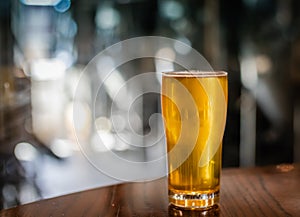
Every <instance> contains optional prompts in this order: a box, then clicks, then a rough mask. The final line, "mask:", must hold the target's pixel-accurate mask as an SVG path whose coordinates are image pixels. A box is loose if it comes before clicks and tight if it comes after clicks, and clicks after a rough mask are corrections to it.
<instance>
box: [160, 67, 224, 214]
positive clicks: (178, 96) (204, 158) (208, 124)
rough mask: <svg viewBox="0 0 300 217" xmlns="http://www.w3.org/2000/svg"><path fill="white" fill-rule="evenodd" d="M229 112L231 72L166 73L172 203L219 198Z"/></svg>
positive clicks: (206, 203) (200, 203)
mask: <svg viewBox="0 0 300 217" xmlns="http://www.w3.org/2000/svg"><path fill="white" fill-rule="evenodd" d="M226 111H227V73H226V72H199V71H190V72H170V73H163V78H162V114H163V117H164V125H165V133H166V141H167V151H168V170H169V175H168V188H169V200H170V203H172V204H174V205H176V206H182V207H187V208H200V209H201V208H207V207H210V206H213V205H214V204H217V203H218V201H219V189H220V171H221V162H222V139H223V134H224V128H225V123H226Z"/></svg>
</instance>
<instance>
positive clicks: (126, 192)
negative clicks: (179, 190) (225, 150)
mask: <svg viewBox="0 0 300 217" xmlns="http://www.w3.org/2000/svg"><path fill="white" fill-rule="evenodd" d="M221 180H222V181H221V202H220V207H219V208H215V209H211V210H208V211H202V212H200V211H186V210H182V209H178V208H176V207H172V206H168V198H167V181H166V178H162V179H159V180H155V181H151V182H144V183H125V184H119V185H114V186H108V187H103V188H97V189H92V190H89V191H83V192H78V193H74V194H69V195H65V196H61V197H57V198H52V199H47V200H42V201H38V202H34V203H31V204H26V205H21V206H17V207H14V208H11V209H7V210H2V211H0V216H1V217H4V216H16V217H17V216H19V217H23V216H25V217H26V216H30V217H35V216H38V217H44V216H52V217H56V216H60V217H66V216H71V217H77V216H78V217H79V216H80V217H81V216H92V217H93V216H95V217H96V216H99V217H111V216H119V217H122V216H125V217H126V216H130V217H132V216H135V217H143V216H147V217H161V216H189V217H192V216H221V217H225V216H241V217H245V216H251V217H254V216H257V217H261V216H267V217H276V216H277V217H281V216H296V217H297V216H300V165H299V164H295V165H293V164H287V165H277V166H268V167H256V168H248V169H240V168H234V169H224V170H223V171H222V179H221Z"/></svg>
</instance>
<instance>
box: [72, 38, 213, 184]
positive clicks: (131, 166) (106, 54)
mask: <svg viewBox="0 0 300 217" xmlns="http://www.w3.org/2000/svg"><path fill="white" fill-rule="evenodd" d="M180 51H187V52H180ZM142 58H153V59H155V60H159V61H164V63H174V64H177V65H179V66H181V67H182V68H184V69H186V70H193V69H197V70H202V71H212V67H211V66H210V64H209V63H208V62H207V60H206V59H205V58H204V57H203V56H202V55H201V54H200V53H198V52H197V51H196V50H195V49H193V48H192V47H190V46H189V45H187V44H184V43H182V42H180V41H178V40H174V39H170V38H166V37H159V36H145V37H137V38H131V39H128V40H124V41H121V42H119V43H116V44H114V45H112V46H110V47H108V48H106V49H105V50H103V51H102V52H101V53H99V54H98V55H96V56H95V57H94V58H93V59H92V60H91V61H90V62H89V64H88V65H87V66H86V67H85V69H84V70H83V71H82V75H81V78H83V77H89V78H91V81H92V84H93V88H94V89H93V91H94V92H95V93H96V94H95V95H92V99H91V101H90V102H89V103H87V105H88V106H89V111H90V112H91V117H92V123H91V125H92V126H90V129H92V130H91V131H93V129H95V130H94V131H96V129H97V127H95V126H94V123H95V119H96V117H95V113H96V112H97V109H98V108H97V106H98V104H97V103H96V101H97V99H96V97H97V95H98V93H99V90H101V91H102V90H103V89H104V88H103V87H104V86H105V85H106V84H107V82H111V77H110V75H111V74H112V73H113V72H114V71H116V70H118V68H119V67H120V66H122V65H123V64H125V63H128V62H130V61H132V60H136V59H142ZM119 73H122V72H119ZM155 73H156V74H158V75H159V73H161V71H157V72H147V73H141V74H137V75H135V76H132V77H131V78H130V79H128V80H126V81H125V80H122V79H119V78H118V77H115V78H114V79H115V80H118V79H119V80H118V81H119V82H118V83H117V85H115V86H113V89H112V90H111V92H110V93H108V94H110V96H111V98H112V99H113V100H112V104H111V110H110V111H109V112H110V116H111V118H112V121H111V124H106V125H107V126H112V127H113V128H114V129H115V132H114V137H112V135H111V134H108V133H106V132H104V133H102V134H101V135H97V133H96V134H95V135H88V136H82V133H81V132H79V129H81V130H82V127H80V126H81V122H80V121H78V120H80V118H78V117H80V115H81V114H80V112H82V109H81V107H80V105H81V104H80V103H74V106H73V121H74V130H75V134H76V137H77V142H78V144H79V146H80V149H81V151H82V153H83V154H84V156H85V157H86V159H87V160H88V161H89V162H90V163H91V164H92V165H93V166H94V167H95V168H96V169H98V170H99V171H100V172H102V173H104V174H106V175H107V176H110V177H112V178H114V179H117V180H122V181H144V180H153V179H157V178H160V177H163V176H166V175H167V170H166V162H167V154H169V155H172V154H173V153H176V151H179V149H177V148H176V146H175V147H174V148H173V150H171V151H170V153H166V151H164V152H161V154H159V155H158V156H155V157H154V158H151V159H147V158H146V159H143V160H135V159H126V158H123V157H122V156H121V155H118V154H117V152H114V151H112V150H111V144H112V143H113V142H114V141H115V140H116V139H118V140H121V141H122V142H123V143H124V145H125V146H132V147H134V148H144V149H145V151H147V149H148V148H153V147H152V146H155V145H160V146H165V144H164V133H163V131H162V132H160V133H159V134H158V136H157V137H156V138H154V139H153V137H152V136H151V135H152V134H151V133H152V129H153V128H154V127H155V126H153V125H152V124H151V121H153V120H154V119H155V120H156V121H157V120H158V122H160V123H161V124H162V118H161V115H160V114H158V113H154V114H152V115H151V116H150V119H149V125H150V127H151V131H150V132H149V133H148V134H146V135H142V134H140V133H138V132H136V131H135V130H134V129H132V131H131V132H130V139H128V138H127V137H126V135H125V134H122V133H121V131H122V129H123V125H122V123H123V122H124V124H126V121H128V119H130V117H131V116H132V115H134V114H132V112H130V111H131V109H130V107H131V106H132V103H134V102H135V101H136V100H137V99H138V98H139V97H141V96H143V95H144V94H148V93H154V94H161V90H160V87H159V85H158V86H151V85H148V86H146V87H144V88H142V89H136V91H133V93H132V95H131V96H130V97H128V96H127V95H126V91H125V89H126V87H131V86H134V85H136V84H139V83H143V82H145V81H146V82H147V81H149V80H150V79H158V82H159V81H160V76H157V78H156V77H155V76H153V74H155ZM93 78H94V79H93ZM95 78H97V79H95ZM83 82H84V79H79V82H78V86H77V88H76V91H75V95H74V101H75V102H80V100H82V99H81V97H82V95H83V94H82V91H85V90H84V88H82V87H83V86H84V85H85V84H84V83H83ZM122 88H125V89H122ZM132 89H134V88H132ZM182 91H187V90H186V89H185V88H184V87H183V86H182ZM119 98H120V99H122V98H123V99H124V98H126V99H127V98H128V100H127V103H123V104H121V105H120V104H117V103H116V102H118V99H119ZM123 101H124V100H123ZM103 103H106V102H103ZM189 103H193V104H194V101H193V98H192V97H187V99H186V104H189ZM175 104H176V102H175ZM177 106H179V107H180V105H177ZM120 107H122V108H121V109H122V111H127V112H126V113H122V112H119V109H120ZM192 107H193V106H192ZM101 121H105V120H102V119H101ZM116 121H117V122H118V123H120V124H118V125H117V126H116V124H115V122H116ZM129 122H130V120H129ZM137 127H139V126H137ZM133 128H134V126H133ZM182 128H184V126H182ZM161 129H163V127H162V128H161ZM192 131H193V132H190V133H191V135H192V137H193V135H194V139H193V138H192V140H194V141H195V142H196V138H197V135H196V134H197V132H198V126H195V129H193V130H192ZM91 134H93V132H92V133H91ZM91 137H92V138H93V139H91ZM103 138H105V139H103ZM143 140H147V141H148V142H147V144H146V145H145V144H144V143H143V145H141V143H139V141H143ZM135 141H137V142H135ZM92 143H97V144H98V145H99V146H101V147H102V149H101V150H102V151H101V152H97V151H95V149H93V147H92ZM191 151H192V150H187V151H186V153H184V154H183V155H182V159H179V160H178V165H177V166H180V164H181V163H182V162H183V161H184V160H185V159H186V158H187V157H188V155H189V154H190V152H191Z"/></svg>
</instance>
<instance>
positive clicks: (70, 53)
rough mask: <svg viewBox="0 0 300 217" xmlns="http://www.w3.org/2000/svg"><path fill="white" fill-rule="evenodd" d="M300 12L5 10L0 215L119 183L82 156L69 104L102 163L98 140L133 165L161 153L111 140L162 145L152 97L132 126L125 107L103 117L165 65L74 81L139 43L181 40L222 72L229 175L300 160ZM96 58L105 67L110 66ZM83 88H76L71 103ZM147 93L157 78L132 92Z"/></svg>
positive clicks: (140, 104)
mask: <svg viewBox="0 0 300 217" xmlns="http://www.w3.org/2000/svg"><path fill="white" fill-rule="evenodd" d="M299 9H300V2H299V1H297V0H232V1H230V4H229V2H228V1H225V0H200V1H199V0H111V1H105V0H88V1H84V0H11V1H0V190H1V191H0V208H8V207H12V206H15V205H17V204H24V203H28V202H32V201H36V200H39V199H43V198H49V197H54V196H58V195H63V194H67V193H71V192H74V191H81V190H84V189H89V188H93V187H99V186H105V185H110V184H113V183H118V182H120V180H117V179H114V178H113V177H109V176H108V175H106V174H104V173H101V172H99V171H98V170H96V169H95V168H94V167H93V166H92V165H91V164H90V163H89V162H88V161H87V159H86V158H85V157H84V156H83V154H82V153H81V151H80V147H78V145H77V143H76V138H75V136H74V130H73V127H74V126H73V121H72V118H73V114H72V108H73V105H74V103H77V105H79V107H78V108H80V111H81V112H80V115H79V117H78V118H79V121H80V125H78V126H75V128H76V130H77V134H78V135H77V136H79V137H80V138H84V139H85V140H86V141H87V143H88V144H89V145H90V146H91V147H92V150H93V151H94V152H95V153H99V155H97V156H100V157H101V156H102V157H103V159H106V158H105V156H106V153H105V152H106V151H107V150H106V149H105V148H103V147H102V146H101V145H99V144H98V143H97V141H96V140H97V139H96V137H97V136H100V137H101V139H103V140H104V141H106V143H107V144H108V149H109V150H110V151H112V152H114V153H116V154H117V155H119V156H122V157H124V158H126V159H129V160H134V161H145V160H147V159H152V158H155V156H159V155H160V154H161V153H162V152H163V150H164V147H163V141H159V142H158V143H157V144H156V145H155V146H153V147H152V148H151V150H148V151H147V152H145V149H144V148H143V147H142V146H141V147H131V146H130V145H128V144H126V143H124V142H122V141H120V140H118V138H117V137H116V136H115V134H116V131H117V132H118V133H120V132H121V133H122V134H124V135H126V136H129V137H130V135H131V134H132V132H131V131H130V130H129V129H132V128H133V130H134V131H135V133H136V132H137V133H139V134H140V135H146V134H147V133H149V131H152V132H154V133H152V134H151V135H153V137H155V136H159V135H160V133H161V131H162V127H161V122H160V121H159V119H155V118H154V119H153V118H152V119H151V115H152V114H155V113H159V112H160V109H159V107H160V105H159V103H160V97H159V94H146V95H144V96H142V97H141V99H139V100H137V102H136V103H135V105H134V106H133V107H132V108H131V109H132V110H133V113H132V114H133V115H132V117H131V120H130V123H129V125H130V126H128V123H127V122H124V120H123V119H122V118H123V115H124V114H125V113H126V110H125V109H122V106H121V108H120V109H119V113H118V114H116V115H115V116H114V117H111V116H109V113H108V111H109V108H110V107H111V106H112V98H111V96H112V94H113V93H114V91H116V87H118V85H121V84H122V82H124V81H126V80H128V79H130V78H131V77H133V76H135V75H137V74H139V73H143V72H151V71H152V72H154V71H160V70H163V69H166V68H164V67H166V65H164V64H161V63H159V62H156V61H155V60H153V59H151V58H149V59H147V58H146V59H141V60H134V61H131V62H129V63H126V64H125V65H122V66H120V67H119V68H118V70H117V71H115V72H114V73H113V74H112V76H111V77H110V79H109V82H107V85H105V87H104V88H102V89H101V90H98V88H99V87H97V86H95V83H97V82H96V81H99V80H101V79H103V77H102V75H101V73H100V70H99V73H98V74H97V73H96V74H91V75H90V76H89V74H85V76H84V77H80V75H81V72H82V70H83V69H84V67H85V66H86V65H87V64H88V62H89V61H91V59H92V58H93V57H94V56H95V55H97V54H98V53H99V52H101V51H102V50H104V49H105V48H107V47H109V46H110V45H112V44H114V43H117V42H119V41H122V40H125V39H128V38H132V37H136V36H149V35H157V36H165V37H169V38H172V39H176V40H178V41H181V42H183V43H185V44H187V45H189V46H192V47H193V48H194V49H196V50H197V51H199V52H200V53H201V54H202V55H203V56H204V57H205V58H206V59H207V60H208V61H209V63H210V64H211V65H212V67H213V68H214V69H217V70H225V71H228V73H229V104H228V117H227V126H226V132H225V136H224V144H223V147H224V148H223V167H224V168H226V167H249V166H256V165H258V166H262V165H268V164H280V163H292V162H300V121H299V120H300V98H299V96H298V94H297V92H298V91H300V31H299V29H300V13H299ZM175 50H176V46H175ZM181 52H188V51H182V50H181ZM124 55H126V53H125V54H124ZM103 61H104V62H103V64H102V66H103V65H104V66H105V65H109V64H113V59H104V60H103ZM167 65H168V64H167ZM168 67H169V65H168ZM96 70H97V69H96ZM79 79H80V82H81V88H82V91H80V96H79V97H77V98H76V100H75V98H74V91H75V89H76V85H77V84H78V81H79ZM143 85H156V86H158V87H159V79H155V78H154V79H153V82H152V83H151V82H150V83H149V81H148V82H146V83H145V84H140V85H138V86H137V87H135V88H133V89H129V90H128V95H129V96H130V94H131V92H134V91H136V89H139V88H140V89H141V88H143ZM94 98H96V99H97V100H96V102H93V101H92V99H94ZM92 103H96V104H95V105H96V107H97V108H99V109H97V112H96V114H95V120H94V119H93V117H92V114H91V112H90V110H89V109H88V108H89V106H91V104H92ZM149 120H152V122H153V121H154V122H153V123H151V121H149ZM113 123H116V124H115V125H116V126H117V130H116V129H113V128H112V124H113ZM114 130H115V131H114ZM140 143H141V144H144V145H145V146H146V145H147V141H140ZM111 163H113V162H111V161H110V160H109V159H106V161H105V162H104V164H111ZM163 169H164V168H162V170H163Z"/></svg>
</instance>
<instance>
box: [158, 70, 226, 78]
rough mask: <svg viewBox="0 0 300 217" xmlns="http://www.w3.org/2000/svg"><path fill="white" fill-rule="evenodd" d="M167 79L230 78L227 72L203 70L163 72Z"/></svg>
mask: <svg viewBox="0 0 300 217" xmlns="http://www.w3.org/2000/svg"><path fill="white" fill-rule="evenodd" d="M161 73H162V75H163V76H166V77H223V76H225V77H226V76H228V73H227V72H225V71H222V70H221V71H201V70H185V71H183V70H182V71H169V72H161Z"/></svg>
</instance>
